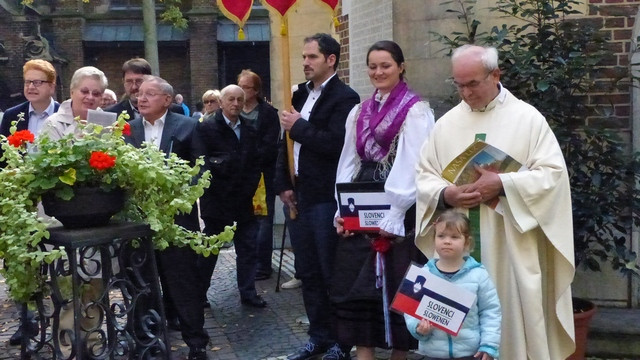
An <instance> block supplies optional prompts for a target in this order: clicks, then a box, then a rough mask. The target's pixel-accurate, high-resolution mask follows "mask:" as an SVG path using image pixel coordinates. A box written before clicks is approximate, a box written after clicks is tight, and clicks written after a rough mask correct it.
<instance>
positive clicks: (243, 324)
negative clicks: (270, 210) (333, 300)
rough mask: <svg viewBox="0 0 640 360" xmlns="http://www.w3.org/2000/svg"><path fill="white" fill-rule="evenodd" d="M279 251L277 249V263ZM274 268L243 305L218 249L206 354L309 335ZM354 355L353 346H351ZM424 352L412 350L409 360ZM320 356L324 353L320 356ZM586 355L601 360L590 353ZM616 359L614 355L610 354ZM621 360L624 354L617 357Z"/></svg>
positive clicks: (228, 357)
mask: <svg viewBox="0 0 640 360" xmlns="http://www.w3.org/2000/svg"><path fill="white" fill-rule="evenodd" d="M279 256H280V252H279V251H278V250H276V251H274V256H273V268H274V269H277V262H278V259H279ZM276 275H277V274H276V273H275V271H274V275H273V276H272V277H271V278H270V279H268V280H264V281H258V282H256V287H257V288H258V292H259V293H260V294H261V295H262V296H263V298H264V299H265V300H266V301H267V302H268V306H267V307H266V308H264V309H254V308H250V307H244V306H242V305H240V300H239V294H238V290H237V288H236V276H235V253H234V251H233V248H230V249H224V250H222V251H221V253H220V257H219V259H218V264H217V266H216V269H215V272H214V275H213V278H212V280H211V284H212V286H211V288H210V289H209V292H208V294H207V297H208V299H209V302H210V304H211V308H210V309H207V310H206V322H205V327H206V329H207V331H208V333H209V335H210V337H211V340H210V343H209V346H208V354H209V359H211V360H254V359H255V360H280V359H286V355H287V354H288V353H290V352H292V351H293V350H295V349H296V348H297V347H299V346H301V345H302V344H304V342H305V341H306V340H307V334H306V331H307V328H308V325H305V324H303V323H302V322H301V319H302V318H303V317H304V307H303V304H302V296H301V292H300V289H293V290H280V291H278V292H276V291H275V289H276ZM292 276H293V255H292V254H291V252H290V251H288V250H286V249H285V252H284V266H283V275H282V278H281V283H282V282H285V281H287V280H289V279H291V277H292ZM6 290H7V289H6V285H5V282H4V279H2V278H0V309H1V310H0V360H8V359H19V357H20V347H19V346H10V345H9V338H10V337H11V335H12V334H13V333H14V332H15V330H16V328H17V326H18V321H17V316H18V315H17V311H16V308H15V306H14V304H13V303H12V302H11V301H10V300H8V299H7V292H6ZM169 335H170V341H171V352H172V359H173V360H183V359H186V357H187V353H188V348H187V347H186V345H185V344H184V342H183V341H182V338H181V336H180V333H179V332H175V331H171V332H170V333H169ZM352 355H353V358H354V359H355V351H352ZM376 357H377V358H378V359H388V352H386V351H381V350H380V351H378V352H377V353H376ZM420 359H423V357H422V356H420V355H417V354H410V355H409V360H420ZM317 360H320V357H319V358H318V359H317ZM588 360H603V359H597V358H588ZM610 360H614V359H610ZM617 360H623V359H617Z"/></svg>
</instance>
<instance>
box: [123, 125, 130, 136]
mask: <svg viewBox="0 0 640 360" xmlns="http://www.w3.org/2000/svg"><path fill="white" fill-rule="evenodd" d="M122 135H125V136H130V135H131V125H129V123H125V124H124V126H123V127H122Z"/></svg>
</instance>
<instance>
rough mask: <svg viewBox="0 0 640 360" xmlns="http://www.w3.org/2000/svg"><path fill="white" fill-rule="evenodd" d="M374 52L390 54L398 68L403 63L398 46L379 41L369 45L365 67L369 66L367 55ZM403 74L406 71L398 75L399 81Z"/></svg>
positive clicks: (387, 41) (389, 41) (386, 41)
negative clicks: (380, 51)
mask: <svg viewBox="0 0 640 360" xmlns="http://www.w3.org/2000/svg"><path fill="white" fill-rule="evenodd" d="M375 50H382V51H386V52H388V53H389V54H391V58H393V61H395V62H396V64H398V66H400V65H402V64H403V63H404V54H403V53H402V49H401V48H400V45H398V44H396V43H395V42H393V41H391V40H380V41H378V42H376V43H375V44H373V45H371V47H370V48H369V51H367V60H366V61H367V65H369V54H370V53H371V52H372V51H375ZM405 72H406V70H405V69H402V73H401V74H400V80H403V78H404V74H405Z"/></svg>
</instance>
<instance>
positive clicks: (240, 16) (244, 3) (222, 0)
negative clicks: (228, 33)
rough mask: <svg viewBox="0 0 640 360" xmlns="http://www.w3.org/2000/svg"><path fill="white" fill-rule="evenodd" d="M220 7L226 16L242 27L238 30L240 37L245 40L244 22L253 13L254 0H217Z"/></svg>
mask: <svg viewBox="0 0 640 360" xmlns="http://www.w3.org/2000/svg"><path fill="white" fill-rule="evenodd" d="M217 4H218V8H219V9H220V11H222V13H223V14H224V16H226V17H227V18H228V19H229V20H231V21H233V22H234V23H236V24H237V25H238V27H239V28H240V29H239V30H238V39H240V40H244V38H245V37H244V30H243V29H242V28H243V27H244V24H245V23H246V22H247V19H248V18H249V14H250V13H251V6H252V5H253V0H217Z"/></svg>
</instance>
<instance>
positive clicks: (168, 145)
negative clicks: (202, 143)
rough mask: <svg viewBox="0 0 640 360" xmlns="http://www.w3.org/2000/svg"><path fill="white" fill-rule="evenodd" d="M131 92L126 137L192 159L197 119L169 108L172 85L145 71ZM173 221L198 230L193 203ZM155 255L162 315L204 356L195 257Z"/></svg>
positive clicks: (192, 353)
mask: <svg viewBox="0 0 640 360" xmlns="http://www.w3.org/2000/svg"><path fill="white" fill-rule="evenodd" d="M136 96H137V105H138V107H139V109H140V115H141V117H140V118H137V119H134V120H132V121H131V135H130V136H126V137H125V141H126V142H127V143H129V144H131V145H133V146H135V147H141V146H142V143H143V142H148V143H152V144H154V145H155V146H156V147H158V148H159V149H160V150H161V151H163V152H165V153H170V152H172V153H175V154H176V155H178V156H179V157H180V158H182V159H184V160H187V161H190V162H193V161H194V159H195V157H194V154H195V149H194V147H193V144H194V142H193V136H194V129H195V127H196V123H197V121H196V120H195V119H193V118H188V117H186V116H183V115H179V114H176V113H172V112H170V111H168V109H169V105H170V104H171V102H172V100H173V87H172V86H171V85H170V84H169V83H167V82H166V81H165V80H163V79H161V78H159V77H156V76H151V75H147V76H145V77H144V78H143V82H142V83H141V84H140V86H139V93H137V94H136ZM175 222H176V224H178V225H180V226H182V227H184V228H185V229H188V230H192V231H200V224H199V221H198V210H197V206H196V205H195V204H194V206H193V209H192V211H191V213H189V214H180V215H177V216H176V217H175ZM157 254H158V255H157V259H158V271H159V273H160V279H161V282H162V291H163V298H164V299H165V308H166V310H167V318H168V319H169V320H170V318H171V317H176V316H177V318H178V319H180V327H181V331H182V339H183V340H184V342H185V343H186V344H187V346H189V357H188V359H189V360H206V359H207V353H206V346H207V344H208V342H209V335H208V334H207V331H206V330H205V329H204V309H203V308H202V302H203V301H204V299H205V293H206V287H204V286H203V285H202V282H203V280H201V279H199V278H198V276H199V271H198V268H197V266H196V263H197V261H198V258H199V255H198V254H196V252H195V251H193V250H192V249H191V248H190V247H189V246H183V247H178V246H169V247H168V248H166V249H165V250H163V251H160V252H158V253H157ZM167 307H168V308H167ZM143 310H144V309H143ZM134 325H136V324H134Z"/></svg>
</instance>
